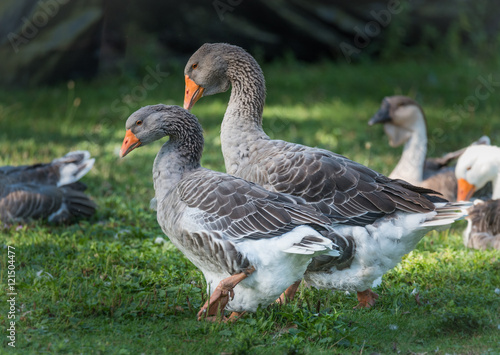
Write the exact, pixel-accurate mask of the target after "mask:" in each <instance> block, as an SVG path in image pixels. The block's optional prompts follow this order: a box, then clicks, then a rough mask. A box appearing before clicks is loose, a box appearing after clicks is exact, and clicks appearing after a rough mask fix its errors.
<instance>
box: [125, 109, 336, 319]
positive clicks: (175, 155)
mask: <svg viewBox="0 0 500 355" xmlns="http://www.w3.org/2000/svg"><path fill="white" fill-rule="evenodd" d="M126 130H127V131H126V136H125V139H124V141H123V145H122V149H121V152H120V155H121V156H125V155H127V154H128V153H130V152H131V151H132V150H133V149H135V148H137V147H140V146H143V145H146V144H148V143H151V142H153V141H155V140H158V139H161V138H163V137H165V136H169V137H170V140H169V141H167V142H166V143H165V144H164V145H163V147H162V148H161V150H160V151H159V152H158V155H157V156H156V159H155V161H154V165H153V180H154V187H155V198H156V207H157V218H158V223H159V224H160V226H161V227H162V229H163V231H164V232H165V234H166V235H167V236H168V237H169V238H170V240H171V241H172V243H173V244H174V245H175V246H176V247H177V248H179V249H180V250H181V251H182V252H183V253H184V255H185V256H186V257H187V258H188V259H189V260H190V261H191V262H192V263H193V264H194V265H196V266H197V267H198V268H199V269H200V270H201V271H202V272H203V274H204V276H205V279H206V281H207V288H208V293H209V295H210V294H211V296H210V302H208V301H207V303H206V304H205V305H204V306H203V307H202V309H201V310H200V312H199V313H198V317H199V319H200V318H201V317H202V316H207V315H208V316H213V315H216V314H217V309H218V308H219V307H220V309H224V308H226V309H227V310H231V311H234V312H243V311H255V310H256V309H257V307H258V306H259V305H264V306H267V305H269V304H270V303H272V302H274V301H275V300H276V298H277V297H278V296H279V295H280V294H281V293H282V292H283V291H284V290H285V289H286V288H287V287H288V286H290V285H292V284H294V283H296V282H297V280H300V279H301V278H302V276H303V274H304V272H305V270H306V268H307V266H308V264H309V263H310V262H311V258H312V257H313V256H316V255H320V254H323V253H328V255H329V256H330V257H331V259H332V260H334V263H336V262H338V263H342V262H343V259H344V256H341V254H343V251H342V250H333V248H334V247H335V248H336V249H339V247H338V246H336V245H334V243H333V242H332V240H336V239H337V238H338V240H339V241H340V242H341V243H342V240H343V238H342V237H340V236H336V235H335V233H334V232H332V231H330V227H329V224H330V221H329V219H328V218H327V217H326V216H324V215H323V214H322V213H320V212H317V211H316V210H315V209H314V208H312V207H311V206H309V205H308V204H306V203H305V201H304V200H303V199H301V198H297V197H293V196H287V195H284V194H279V193H275V192H271V191H267V190H265V189H264V188H262V187H260V186H258V185H256V184H253V183H250V182H248V181H245V180H243V179H240V178H236V177H234V176H231V175H228V174H224V173H219V172H215V171H212V170H208V169H204V168H202V167H201V166H200V159H201V155H202V150H203V132H202V128H201V125H200V124H199V123H198V120H197V119H196V117H195V116H194V115H192V114H191V113H189V112H188V111H186V110H184V109H183V108H181V107H178V106H166V105H155V106H146V107H143V108H141V109H139V110H138V111H136V112H135V113H133V114H132V115H131V116H130V117H129V118H128V119H127V123H126ZM325 235H326V236H328V238H325ZM233 289H234V290H233ZM233 316H234V315H233Z"/></svg>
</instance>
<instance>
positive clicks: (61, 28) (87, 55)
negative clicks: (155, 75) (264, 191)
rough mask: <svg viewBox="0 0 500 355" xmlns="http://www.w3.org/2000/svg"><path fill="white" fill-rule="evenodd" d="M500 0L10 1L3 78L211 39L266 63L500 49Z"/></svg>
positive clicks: (146, 59) (54, 77)
mask: <svg viewBox="0 0 500 355" xmlns="http://www.w3.org/2000/svg"><path fill="white" fill-rule="evenodd" d="M499 10H500V4H499V3H498V2H497V1H494V0H443V1H432V0H411V1H404V0H388V1H379V0H356V1H340V0H330V1H328V0H291V1H284V0H273V1H266V0H213V1H202V0H190V1H155V0H141V1H138V0H120V1H118V0H107V1H106V0H88V1H72V0H3V1H2V2H1V4H0V63H1V65H0V85H4V86H5V85H7V86H8V87H12V86H16V87H26V86H36V85H41V84H53V83H56V82H58V81H63V80H70V79H73V80H75V79H77V78H86V79H89V78H93V77H96V76H100V75H108V74H125V73H126V74H139V75H142V74H144V73H145V72H141V70H142V71H144V68H145V66H146V65H148V64H149V63H161V65H162V66H164V67H165V66H170V65H175V63H177V64H178V65H181V66H183V64H184V63H185V61H186V59H187V58H188V57H189V56H190V55H191V54H192V53H193V52H194V51H195V50H196V49H197V48H198V47H199V46H200V45H201V44H203V43H205V42H229V43H232V44H237V45H240V46H242V47H243V48H245V49H247V50H249V51H250V52H251V53H252V54H253V55H254V56H256V57H257V59H258V60H259V61H272V60H275V59H279V58H296V59H298V60H300V61H307V62H314V61H318V60H324V59H331V60H335V61H344V62H348V63H351V62H355V63H356V62H360V61H364V60H365V61H366V60H382V61H391V60H395V59H399V58H400V57H412V56H414V57H417V58H426V57H427V58H428V57H432V56H435V55H440V56H446V57H449V58H452V59H453V58H454V57H458V56H464V55H466V53H465V52H464V50H466V51H467V52H468V53H472V54H474V55H475V56H478V55H480V56H483V57H488V56H491V55H496V54H497V53H498V44H499V42H500V31H499V28H500V21H498V13H499Z"/></svg>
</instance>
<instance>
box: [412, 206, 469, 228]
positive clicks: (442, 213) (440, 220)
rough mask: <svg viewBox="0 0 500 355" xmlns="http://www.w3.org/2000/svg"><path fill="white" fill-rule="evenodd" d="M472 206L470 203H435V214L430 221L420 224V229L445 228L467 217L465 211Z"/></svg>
mask: <svg viewBox="0 0 500 355" xmlns="http://www.w3.org/2000/svg"><path fill="white" fill-rule="evenodd" d="M470 206H472V203H471V202H468V201H461V202H448V203H436V212H437V214H436V215H435V216H434V217H433V218H432V219H430V220H428V221H425V222H424V223H422V224H421V226H422V227H437V226H447V225H450V224H452V223H453V222H455V221H458V220H461V219H464V218H465V217H467V209H468V208H469V207H470Z"/></svg>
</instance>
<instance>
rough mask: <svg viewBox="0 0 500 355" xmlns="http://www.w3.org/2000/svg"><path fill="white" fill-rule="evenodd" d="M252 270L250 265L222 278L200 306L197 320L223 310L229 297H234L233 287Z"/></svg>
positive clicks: (215, 314) (253, 269)
mask: <svg viewBox="0 0 500 355" xmlns="http://www.w3.org/2000/svg"><path fill="white" fill-rule="evenodd" d="M254 271H255V268H254V267H253V266H251V267H249V268H248V269H247V270H245V271H244V272H241V273H239V274H236V275H231V276H229V277H226V278H225V279H224V280H222V281H221V282H220V283H219V285H218V286H217V287H216V288H215V290H214V292H212V295H211V296H210V298H209V299H208V300H207V302H205V304H204V305H203V307H201V309H200V311H199V312H198V320H201V318H202V317H206V318H207V319H208V317H210V316H217V314H222V312H224V308H225V307H226V305H227V303H228V302H229V298H231V299H233V298H234V291H233V288H235V287H236V285H237V284H239V283H240V282H241V281H242V280H244V279H246V278H247V277H248V276H249V275H251V274H252V273H253V272H254ZM208 320H213V319H208Z"/></svg>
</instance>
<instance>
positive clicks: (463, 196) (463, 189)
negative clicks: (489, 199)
mask: <svg viewBox="0 0 500 355" xmlns="http://www.w3.org/2000/svg"><path fill="white" fill-rule="evenodd" d="M475 191H476V187H475V186H474V185H472V184H469V182H468V181H467V180H465V179H458V191H457V201H469V200H470V198H471V197H472V195H473V194H474V192H475Z"/></svg>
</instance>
